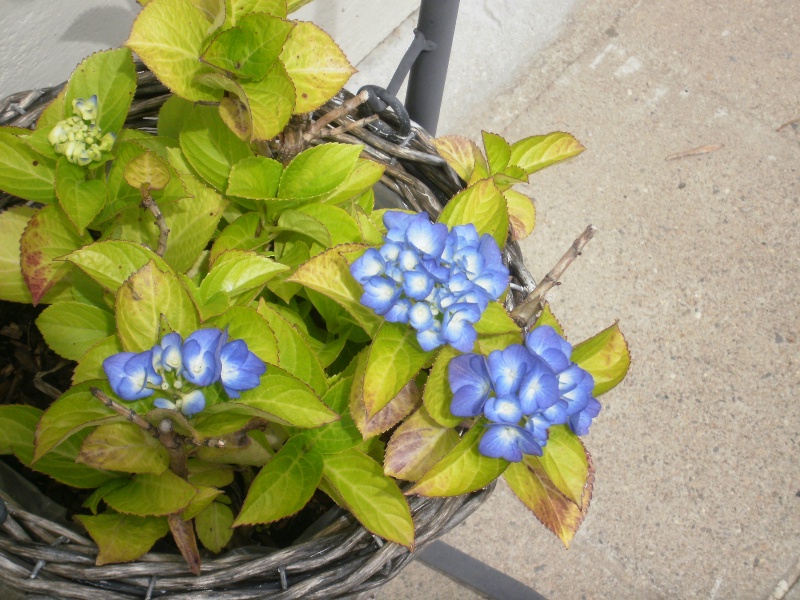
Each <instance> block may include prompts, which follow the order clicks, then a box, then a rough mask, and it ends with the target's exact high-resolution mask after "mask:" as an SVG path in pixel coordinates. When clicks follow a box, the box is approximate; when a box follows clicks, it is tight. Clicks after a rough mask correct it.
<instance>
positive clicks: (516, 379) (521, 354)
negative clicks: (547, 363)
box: [487, 344, 535, 396]
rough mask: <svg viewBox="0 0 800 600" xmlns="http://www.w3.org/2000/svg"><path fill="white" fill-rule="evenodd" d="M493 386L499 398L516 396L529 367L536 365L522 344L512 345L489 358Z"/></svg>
mask: <svg viewBox="0 0 800 600" xmlns="http://www.w3.org/2000/svg"><path fill="white" fill-rule="evenodd" d="M487 363H488V364H489V373H490V375H491V377H492V385H493V386H494V389H495V392H497V395H498V396H507V395H510V394H516V393H517V392H518V391H519V388H520V385H521V384H522V380H523V379H524V378H525V374H526V373H527V372H528V367H529V366H533V364H535V363H534V362H533V360H532V359H531V355H530V354H529V353H528V351H527V350H526V349H525V347H524V346H522V345H520V344H512V345H511V346H509V347H508V348H506V349H505V350H494V351H492V352H491V353H490V354H489V357H488V358H487Z"/></svg>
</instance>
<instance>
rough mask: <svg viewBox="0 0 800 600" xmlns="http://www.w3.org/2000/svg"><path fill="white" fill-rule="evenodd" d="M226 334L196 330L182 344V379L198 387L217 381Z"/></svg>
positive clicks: (212, 329)
mask: <svg viewBox="0 0 800 600" xmlns="http://www.w3.org/2000/svg"><path fill="white" fill-rule="evenodd" d="M227 337H228V336H227V334H226V333H224V332H223V331H222V330H220V329H216V328H209V329H198V330H197V331H195V332H194V333H192V334H191V335H190V336H189V337H187V338H186V341H185V342H184V343H183V349H182V352H181V353H182V357H183V371H182V374H183V376H184V378H185V379H186V380H187V381H189V382H190V383H193V384H194V385H198V386H200V387H205V386H207V385H211V384H212V383H214V382H216V381H218V380H219V375H220V371H221V370H222V364H221V363H220V358H219V355H220V351H221V350H222V346H223V344H224V343H225V342H226V341H227Z"/></svg>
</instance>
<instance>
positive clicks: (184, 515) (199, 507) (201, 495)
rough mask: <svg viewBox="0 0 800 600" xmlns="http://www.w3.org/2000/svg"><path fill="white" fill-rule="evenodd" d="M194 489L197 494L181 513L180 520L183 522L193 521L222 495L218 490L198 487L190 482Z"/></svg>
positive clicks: (203, 486)
mask: <svg viewBox="0 0 800 600" xmlns="http://www.w3.org/2000/svg"><path fill="white" fill-rule="evenodd" d="M192 485H194V487H195V488H197V493H196V494H195V495H194V498H192V499H191V501H190V502H189V504H187V505H186V508H184V509H183V510H182V511H181V519H182V520H183V521H188V520H190V519H194V518H195V517H196V516H197V515H199V514H200V513H201V512H203V511H204V510H205V509H207V508H208V507H209V506H211V503H212V502H214V500H215V499H216V498H218V497H220V494H222V490H218V489H217V488H215V487H208V486H205V485H198V484H195V483H194V482H192Z"/></svg>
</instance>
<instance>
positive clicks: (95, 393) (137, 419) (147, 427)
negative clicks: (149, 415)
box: [89, 387, 159, 438]
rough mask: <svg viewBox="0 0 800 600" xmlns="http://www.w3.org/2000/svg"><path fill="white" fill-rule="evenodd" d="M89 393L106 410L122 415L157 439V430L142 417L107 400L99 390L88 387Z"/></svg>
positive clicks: (109, 399)
mask: <svg viewBox="0 0 800 600" xmlns="http://www.w3.org/2000/svg"><path fill="white" fill-rule="evenodd" d="M89 391H90V392H92V396H94V397H95V398H97V399H98V400H100V402H102V403H103V404H105V405H106V406H107V407H108V408H110V409H111V410H113V411H114V412H116V413H117V414H119V415H122V416H123V417H125V418H126V419H128V421H130V422H131V423H133V424H134V425H138V426H139V427H141V428H142V429H144V430H145V431H146V432H147V433H149V434H150V435H152V436H153V437H155V438H157V437H158V434H159V432H158V428H157V427H156V426H155V425H153V424H151V423H148V422H147V421H145V420H144V419H143V418H142V417H140V416H139V415H138V414H137V413H136V411H134V410H133V409H130V408H125V407H124V406H122V405H121V404H120V403H119V402H115V401H114V400H112V399H111V398H109V397H108V396H107V395H106V394H105V393H104V392H103V391H102V390H100V389H99V388H96V387H90V388H89Z"/></svg>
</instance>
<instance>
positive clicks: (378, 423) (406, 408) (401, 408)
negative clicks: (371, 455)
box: [350, 380, 422, 440]
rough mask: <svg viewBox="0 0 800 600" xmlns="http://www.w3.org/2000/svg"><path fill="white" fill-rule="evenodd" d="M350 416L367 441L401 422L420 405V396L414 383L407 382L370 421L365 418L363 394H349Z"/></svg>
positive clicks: (365, 410)
mask: <svg viewBox="0 0 800 600" xmlns="http://www.w3.org/2000/svg"><path fill="white" fill-rule="evenodd" d="M350 400H351V402H350V414H352V415H353V421H355V424H356V427H358V430H359V431H360V432H361V435H362V436H364V439H365V440H366V439H369V438H371V437H374V436H376V435H378V434H379V433H383V432H384V431H388V430H389V429H391V428H392V427H394V426H395V425H397V423H399V422H400V421H402V420H403V418H404V417H406V416H407V415H409V414H410V413H411V412H412V411H414V410H415V409H416V408H418V407H419V406H420V404H421V403H422V396H421V394H420V392H419V388H418V387H417V384H416V383H414V381H413V380H412V381H409V382H408V383H407V384H406V385H405V386H404V387H403V388H402V389H401V390H400V392H399V393H398V394H397V395H396V396H395V397H394V398H392V399H391V400H390V401H389V403H388V404H387V405H386V406H384V407H383V408H382V409H381V410H379V411H378V412H377V413H376V414H375V415H374V416H373V417H372V418H371V419H370V418H368V416H367V408H366V406H365V405H364V396H363V394H351V396H350Z"/></svg>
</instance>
